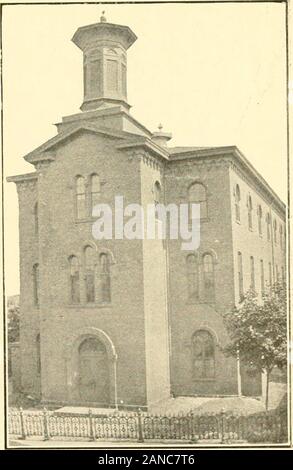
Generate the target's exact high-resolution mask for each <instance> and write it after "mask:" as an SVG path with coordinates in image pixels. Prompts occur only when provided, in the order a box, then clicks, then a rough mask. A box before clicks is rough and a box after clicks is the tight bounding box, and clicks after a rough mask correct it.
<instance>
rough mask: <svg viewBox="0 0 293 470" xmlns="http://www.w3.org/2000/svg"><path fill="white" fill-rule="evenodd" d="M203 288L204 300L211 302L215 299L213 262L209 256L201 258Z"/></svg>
mask: <svg viewBox="0 0 293 470" xmlns="http://www.w3.org/2000/svg"><path fill="white" fill-rule="evenodd" d="M203 287H204V296H205V299H206V300H213V299H214V297H215V278H214V260H213V257H212V255H211V254H209V253H207V254H205V255H204V256H203Z"/></svg>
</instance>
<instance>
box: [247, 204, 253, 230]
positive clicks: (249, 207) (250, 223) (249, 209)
mask: <svg viewBox="0 0 293 470" xmlns="http://www.w3.org/2000/svg"><path fill="white" fill-rule="evenodd" d="M247 208H248V227H249V228H250V230H252V199H251V196H250V195H249V196H248V200H247Z"/></svg>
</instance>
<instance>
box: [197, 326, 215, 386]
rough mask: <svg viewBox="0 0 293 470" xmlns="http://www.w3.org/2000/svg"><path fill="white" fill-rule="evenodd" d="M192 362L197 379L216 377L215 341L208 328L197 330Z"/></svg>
mask: <svg viewBox="0 0 293 470" xmlns="http://www.w3.org/2000/svg"><path fill="white" fill-rule="evenodd" d="M192 363H193V376H194V378H195V379H213V378H214V377H215V342H214V338H213V336H212V335H211V333H209V332H208V331H206V330H199V331H196V332H195V333H194V335H193V337H192Z"/></svg>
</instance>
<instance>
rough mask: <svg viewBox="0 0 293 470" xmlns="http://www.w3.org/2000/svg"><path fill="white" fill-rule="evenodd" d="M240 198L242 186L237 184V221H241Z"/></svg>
mask: <svg viewBox="0 0 293 470" xmlns="http://www.w3.org/2000/svg"><path fill="white" fill-rule="evenodd" d="M240 199H241V195H240V188H239V185H238V184H236V188H235V218H236V220H237V222H240Z"/></svg>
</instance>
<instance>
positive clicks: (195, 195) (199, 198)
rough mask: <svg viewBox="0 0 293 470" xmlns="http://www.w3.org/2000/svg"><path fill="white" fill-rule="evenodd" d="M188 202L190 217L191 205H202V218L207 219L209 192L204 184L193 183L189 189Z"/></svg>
mask: <svg viewBox="0 0 293 470" xmlns="http://www.w3.org/2000/svg"><path fill="white" fill-rule="evenodd" d="M188 202H189V207H190V209H189V210H190V217H191V215H192V212H191V204H199V205H200V218H201V219H206V218H207V216H208V207H207V191H206V187H205V186H204V185H203V184H202V183H193V184H192V185H191V186H190V187H189V189H188Z"/></svg>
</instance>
